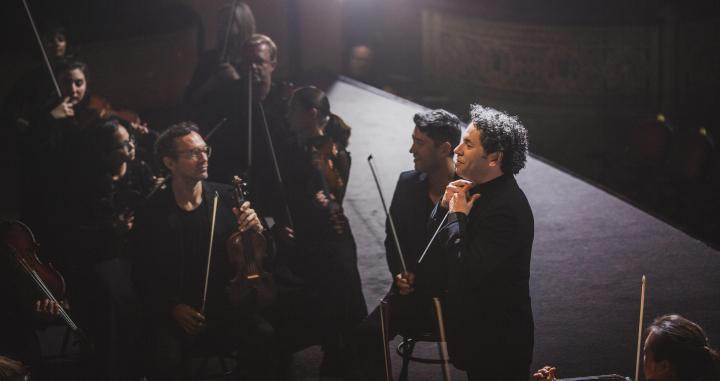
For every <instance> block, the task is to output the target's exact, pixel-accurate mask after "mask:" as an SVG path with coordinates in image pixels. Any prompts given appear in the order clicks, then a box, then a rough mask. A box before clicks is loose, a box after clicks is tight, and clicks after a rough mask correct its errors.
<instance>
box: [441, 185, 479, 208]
mask: <svg viewBox="0 0 720 381" xmlns="http://www.w3.org/2000/svg"><path fill="white" fill-rule="evenodd" d="M472 186H473V183H472V182H471V181H467V180H463V179H460V180H455V181H453V182H451V183H450V184H448V185H447V186H446V187H445V194H443V197H442V200H441V201H440V206H442V207H443V208H446V209H447V208H449V207H450V200H451V199H452V197H453V195H454V194H455V193H458V192H463V191H465V190H466V189H470V188H472Z"/></svg>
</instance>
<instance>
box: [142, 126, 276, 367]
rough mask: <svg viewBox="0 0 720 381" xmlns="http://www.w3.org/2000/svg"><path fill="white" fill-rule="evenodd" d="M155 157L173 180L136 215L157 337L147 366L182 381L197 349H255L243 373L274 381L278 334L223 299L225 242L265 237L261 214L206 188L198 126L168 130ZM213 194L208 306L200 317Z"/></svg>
mask: <svg viewBox="0 0 720 381" xmlns="http://www.w3.org/2000/svg"><path fill="white" fill-rule="evenodd" d="M155 151H156V157H157V159H158V160H160V161H161V162H162V165H163V166H164V167H165V168H166V169H167V170H168V171H169V172H170V176H171V181H170V186H169V187H167V188H166V189H163V190H161V191H158V192H157V193H156V194H155V195H154V196H153V197H152V198H151V199H150V200H149V201H148V204H147V205H146V207H144V208H143V209H142V210H141V211H139V212H138V213H137V217H136V220H135V229H134V232H133V234H134V236H133V238H132V242H131V250H132V252H133V254H134V255H135V256H136V257H137V264H138V265H137V271H136V278H137V284H138V288H139V291H140V295H141V298H142V299H143V303H144V305H145V306H146V312H147V313H148V315H149V318H150V319H149V320H150V324H151V332H152V334H153V335H152V336H154V337H153V339H154V342H153V343H152V344H151V346H150V362H149V364H152V365H151V368H152V369H150V371H151V375H152V376H153V379H160V380H175V379H182V378H183V376H184V375H183V371H184V369H185V363H184V360H185V359H186V357H185V356H187V354H188V353H190V352H189V351H191V350H192V349H196V348H198V347H201V348H211V349H212V350H214V351H223V350H232V349H237V348H241V347H243V348H252V349H251V350H249V351H246V352H247V353H246V352H245V351H243V353H245V356H244V358H245V359H246V360H247V361H246V362H243V363H244V364H243V365H242V366H243V367H246V369H247V370H248V372H249V376H250V379H253V380H270V379H272V378H273V376H272V372H273V370H274V366H273V358H274V356H275V354H274V351H275V346H274V340H275V334H274V329H273V327H272V326H271V325H270V324H269V323H267V322H266V321H265V320H264V319H263V318H262V317H260V316H259V315H258V314H256V313H251V312H247V311H245V312H243V311H238V310H237V309H236V308H234V307H232V305H231V304H230V302H229V299H228V297H227V294H226V287H227V286H228V283H229V281H230V279H231V277H233V276H234V266H232V265H231V264H230V262H229V259H228V254H227V252H226V249H225V241H226V240H227V238H228V237H229V236H230V235H231V234H233V233H234V232H235V231H237V230H240V231H248V230H250V229H252V230H255V231H257V232H260V233H262V232H263V226H262V225H261V223H260V220H259V219H258V216H257V214H256V213H255V211H254V210H253V209H252V208H251V207H250V204H249V203H248V202H245V203H244V204H243V205H242V206H241V207H240V208H236V207H235V206H234V197H233V194H232V189H231V188H230V187H229V186H227V185H221V184H216V183H211V182H207V181H206V179H207V177H208V159H209V157H210V154H211V153H212V151H211V149H210V147H209V146H208V145H207V144H206V143H205V141H204V140H203V138H202V137H201V136H200V134H199V133H198V127H197V125H195V124H193V123H191V122H184V123H180V124H177V125H174V126H171V127H170V128H168V129H167V130H166V131H165V132H163V134H162V135H161V136H160V137H159V138H158V141H157V143H156V145H155ZM215 194H217V195H218V205H217V215H216V222H215V225H214V236H213V246H212V259H211V264H210V271H209V275H208V277H207V284H208V286H207V303H206V304H205V306H206V308H205V310H204V311H201V305H202V304H203V301H202V296H203V289H204V285H205V282H206V279H205V277H206V272H205V271H206V266H207V261H208V248H209V245H210V232H211V220H212V215H213V198H214V195H215Z"/></svg>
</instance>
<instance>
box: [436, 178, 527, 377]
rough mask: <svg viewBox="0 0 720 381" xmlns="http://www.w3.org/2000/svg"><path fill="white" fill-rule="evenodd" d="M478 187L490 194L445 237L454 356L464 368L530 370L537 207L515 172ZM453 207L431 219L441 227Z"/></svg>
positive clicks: (452, 221) (456, 219)
mask: <svg viewBox="0 0 720 381" xmlns="http://www.w3.org/2000/svg"><path fill="white" fill-rule="evenodd" d="M471 192H472V193H480V194H481V195H482V196H481V197H480V199H478V200H477V201H476V202H475V204H474V205H473V208H472V210H471V211H470V214H469V215H467V216H466V215H464V214H462V213H450V214H449V215H448V220H447V223H446V225H445V227H444V228H443V230H442V231H441V233H440V235H439V237H438V238H440V240H441V242H442V245H443V246H444V252H445V256H446V260H447V263H448V266H447V269H448V294H447V302H446V304H445V307H446V308H445V309H446V315H447V326H448V327H447V328H448V346H449V349H450V354H451V358H452V360H453V362H454V363H455V365H456V366H457V367H458V368H461V369H467V368H468V367H470V368H473V369H485V370H488V371H489V370H493V372H495V371H515V372H517V371H519V370H522V369H529V366H530V362H531V360H532V348H533V318H532V309H531V306H530V292H529V278H530V255H531V251H532V242H533V235H534V220H533V214H532V210H531V209H530V205H529V203H528V201H527V199H526V197H525V194H524V193H523V191H522V190H521V189H520V187H519V186H518V185H517V182H516V181H515V178H514V177H513V176H511V175H503V176H500V177H498V178H496V179H494V180H492V181H489V182H487V183H484V184H480V185H477V186H475V187H474V188H473V189H472V191H471ZM445 212H446V210H445V209H444V208H442V207H440V206H439V205H438V206H436V208H435V210H434V212H433V215H432V217H431V220H432V221H433V222H434V223H435V224H436V226H437V224H439V222H440V220H441V219H442V217H443V216H444V214H445ZM493 372H491V373H493ZM493 374H495V373H493Z"/></svg>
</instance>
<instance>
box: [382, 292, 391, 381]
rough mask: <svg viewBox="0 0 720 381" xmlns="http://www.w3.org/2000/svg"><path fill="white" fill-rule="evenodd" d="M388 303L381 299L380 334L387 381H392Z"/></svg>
mask: <svg viewBox="0 0 720 381" xmlns="http://www.w3.org/2000/svg"><path fill="white" fill-rule="evenodd" d="M387 311H388V302H387V300H385V298H383V299H380V333H381V334H382V342H383V358H384V359H385V381H392V366H391V365H390V353H389V348H390V343H389V341H388V330H387V316H386V315H387Z"/></svg>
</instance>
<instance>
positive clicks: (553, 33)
mask: <svg viewBox="0 0 720 381" xmlns="http://www.w3.org/2000/svg"><path fill="white" fill-rule="evenodd" d="M658 43H659V42H658V31H657V28H656V27H650V26H629V27H628V26H598V27H587V26H580V25H578V26H548V25H524V24H511V23H501V22H495V21H488V20H482V19H478V18H470V17H466V16H462V15H451V14H446V13H442V12H439V11H434V10H426V11H425V12H424V14H423V54H424V62H423V64H424V68H423V71H424V74H425V78H426V79H427V80H428V81H429V82H430V83H428V85H430V86H431V87H433V88H436V89H438V90H446V89H447V90H450V91H451V92H461V93H464V94H472V93H477V92H481V93H487V92H488V91H490V92H492V93H494V94H496V95H499V96H503V95H504V96H512V95H523V94H524V95H530V94H538V95H543V96H545V97H559V98H560V99H558V100H562V101H563V102H565V101H567V100H568V98H571V100H572V101H574V102H593V101H595V100H597V99H598V98H612V97H622V98H624V99H626V100H629V101H631V102H640V103H643V102H644V101H647V100H655V97H656V94H657V91H658V90H657V89H658V76H659V67H658V66H659V65H658V62H659V61H658V57H657V56H658V50H659V46H658Z"/></svg>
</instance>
